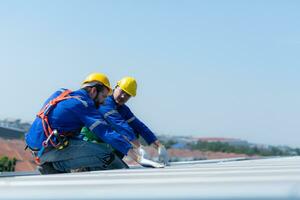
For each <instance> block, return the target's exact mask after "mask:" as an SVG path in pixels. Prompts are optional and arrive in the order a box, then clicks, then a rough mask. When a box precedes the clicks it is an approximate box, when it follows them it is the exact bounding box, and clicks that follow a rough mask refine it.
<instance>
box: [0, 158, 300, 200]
mask: <svg viewBox="0 0 300 200" xmlns="http://www.w3.org/2000/svg"><path fill="white" fill-rule="evenodd" d="M0 199H300V157H286V158H271V159H258V160H242V161H235V160H231V161H227V162H225V161H224V160H223V161H208V162H207V161H206V162H205V161H204V162H190V163H177V164H173V165H171V166H169V167H167V168H164V169H146V168H142V169H128V170H111V171H97V172H83V173H73V174H58V175H44V176H16V177H2V178H0Z"/></svg>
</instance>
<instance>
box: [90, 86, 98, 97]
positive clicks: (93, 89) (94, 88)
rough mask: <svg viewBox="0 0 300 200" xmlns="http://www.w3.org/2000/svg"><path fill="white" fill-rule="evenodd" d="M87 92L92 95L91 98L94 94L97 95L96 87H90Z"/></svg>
mask: <svg viewBox="0 0 300 200" xmlns="http://www.w3.org/2000/svg"><path fill="white" fill-rule="evenodd" d="M89 93H90V96H91V97H92V99H94V98H95V97H96V95H97V88H96V87H92V88H91V89H90V92H89Z"/></svg>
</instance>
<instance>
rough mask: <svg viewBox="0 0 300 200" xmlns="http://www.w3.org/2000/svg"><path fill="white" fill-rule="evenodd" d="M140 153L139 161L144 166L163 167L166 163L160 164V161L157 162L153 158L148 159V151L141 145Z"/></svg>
mask: <svg viewBox="0 0 300 200" xmlns="http://www.w3.org/2000/svg"><path fill="white" fill-rule="evenodd" d="M138 154H139V156H140V157H139V158H140V159H139V161H138V163H139V164H140V165H142V166H143V167H151V168H162V167H164V165H162V164H160V163H157V162H154V161H152V160H149V159H146V158H145V157H146V156H147V153H146V151H145V150H144V149H143V148H142V147H140V148H138Z"/></svg>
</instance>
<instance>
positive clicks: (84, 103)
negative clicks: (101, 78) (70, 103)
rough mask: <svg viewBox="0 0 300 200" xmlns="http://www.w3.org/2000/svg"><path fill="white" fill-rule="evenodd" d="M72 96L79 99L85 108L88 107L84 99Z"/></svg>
mask: <svg viewBox="0 0 300 200" xmlns="http://www.w3.org/2000/svg"><path fill="white" fill-rule="evenodd" d="M72 98H74V99H77V100H78V101H80V102H81V103H82V104H83V105H84V107H86V108H87V107H89V105H88V103H87V102H86V101H83V100H82V99H81V98H80V97H77V96H72Z"/></svg>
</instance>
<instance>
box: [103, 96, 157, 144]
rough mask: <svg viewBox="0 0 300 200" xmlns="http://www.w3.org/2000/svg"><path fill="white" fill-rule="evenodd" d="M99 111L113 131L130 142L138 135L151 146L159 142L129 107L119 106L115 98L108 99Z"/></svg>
mask: <svg viewBox="0 0 300 200" xmlns="http://www.w3.org/2000/svg"><path fill="white" fill-rule="evenodd" d="M99 110H100V112H101V113H102V114H103V116H104V119H105V120H106V121H107V122H108V123H109V124H110V125H111V126H112V127H113V129H114V130H116V131H117V132H118V133H120V134H121V135H123V136H125V137H126V138H127V139H128V140H130V141H132V140H135V139H136V134H138V135H140V136H142V137H143V138H144V139H145V141H146V142H147V143H148V144H149V145H150V144H152V143H153V142H154V141H155V140H157V138H156V136H155V135H154V133H153V132H152V131H151V130H150V129H149V128H148V127H147V126H146V125H145V124H144V123H143V122H141V121H140V120H139V119H138V118H137V117H136V116H135V115H134V114H133V113H132V112H131V110H130V109H129V108H128V106H126V105H125V104H123V105H118V104H117V103H116V102H115V100H114V98H113V96H109V97H107V98H106V100H105V103H104V104H103V105H101V106H100V108H99Z"/></svg>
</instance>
